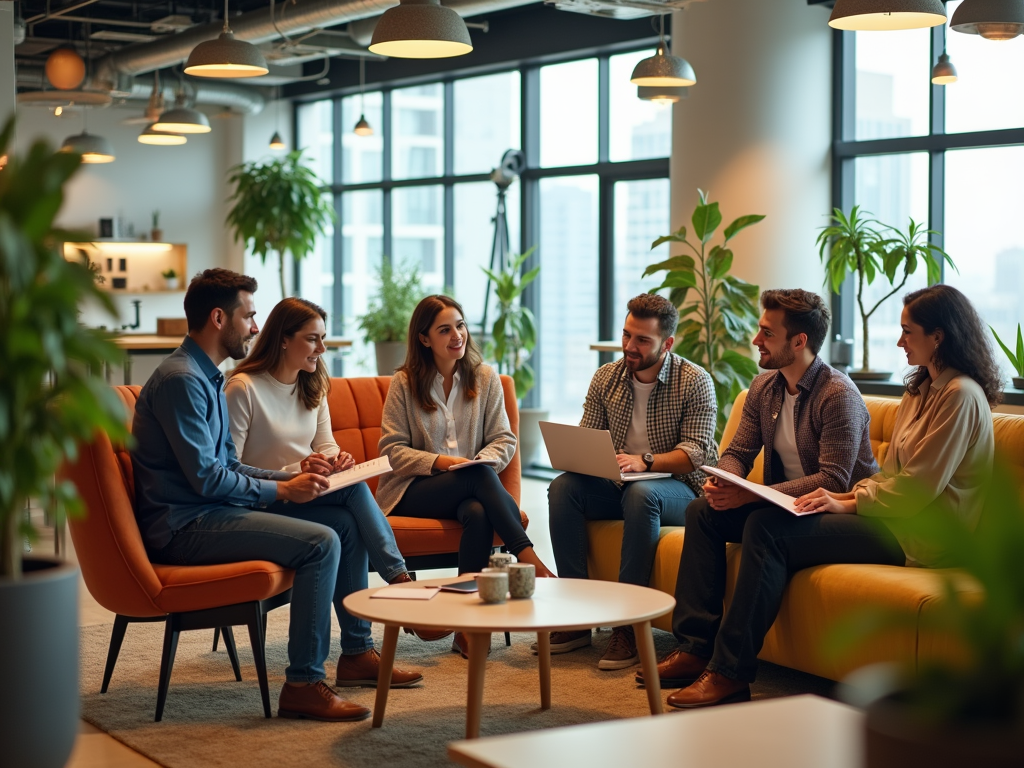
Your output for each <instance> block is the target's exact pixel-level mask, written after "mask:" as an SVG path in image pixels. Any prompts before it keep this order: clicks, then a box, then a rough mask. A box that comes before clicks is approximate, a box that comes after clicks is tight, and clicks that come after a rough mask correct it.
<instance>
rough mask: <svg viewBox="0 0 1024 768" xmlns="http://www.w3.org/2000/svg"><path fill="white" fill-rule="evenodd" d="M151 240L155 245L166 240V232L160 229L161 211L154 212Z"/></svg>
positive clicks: (150, 231)
mask: <svg viewBox="0 0 1024 768" xmlns="http://www.w3.org/2000/svg"><path fill="white" fill-rule="evenodd" d="M149 239H150V240H152V241H153V242H154V243H159V242H161V241H163V239H164V231H163V230H162V229H160V211H153V226H152V227H150V230H149Z"/></svg>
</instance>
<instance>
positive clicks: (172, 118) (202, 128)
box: [152, 88, 213, 133]
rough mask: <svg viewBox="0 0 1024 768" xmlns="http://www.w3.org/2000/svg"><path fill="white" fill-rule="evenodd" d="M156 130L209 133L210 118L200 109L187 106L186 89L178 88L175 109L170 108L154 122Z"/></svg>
mask: <svg viewBox="0 0 1024 768" xmlns="http://www.w3.org/2000/svg"><path fill="white" fill-rule="evenodd" d="M152 127H153V130H154V131H163V132H164V133H209V132H210V131H211V130H213V129H212V128H210V119H209V118H208V117H207V116H206V115H204V114H203V113H202V112H200V111H199V110H198V109H190V108H189V107H187V106H186V98H185V90H184V89H183V88H179V89H178V95H177V96H176V97H175V99H174V109H168V110H167V111H166V112H164V113H163V114H162V115H160V119H159V120H157V121H156V122H155V123H153V126H152Z"/></svg>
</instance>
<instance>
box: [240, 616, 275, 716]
mask: <svg viewBox="0 0 1024 768" xmlns="http://www.w3.org/2000/svg"><path fill="white" fill-rule="evenodd" d="M246 626H248V628H249V645H251V646H252V658H253V661H254V662H255V663H256V677H258V678H259V681H260V696H261V697H262V698H263V714H264V716H266V717H270V686H269V684H268V683H267V657H266V651H265V645H266V637H267V635H266V626H267V615H266V614H265V613H263V609H262V608H261V607H260V604H259V603H253V604H252V616H250V618H249V621H248V622H247V623H246Z"/></svg>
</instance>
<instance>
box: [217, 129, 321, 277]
mask: <svg viewBox="0 0 1024 768" xmlns="http://www.w3.org/2000/svg"><path fill="white" fill-rule="evenodd" d="M228 174H229V175H228V181H229V182H230V183H231V184H233V185H234V187H235V191H234V193H233V194H232V195H231V197H229V198H228V202H233V203H234V205H233V206H232V208H231V210H230V211H229V212H228V216H227V224H228V226H229V227H231V229H232V231H233V233H234V237H235V242H238V241H239V240H241V241H242V242H243V243H245V244H246V247H248V248H250V249H251V250H252V252H253V253H254V254H255V255H257V256H259V257H260V260H261V261H262V262H263V263H264V264H266V263H267V256H269V255H270V253H271V252H275V253H277V255H278V274H279V277H280V280H281V296H282V297H284V296H287V295H288V294H287V293H286V292H285V281H284V264H285V258H284V257H285V254H286V253H291V255H292V258H293V259H295V260H296V261H301V260H302V259H304V258H306V256H307V255H309V253H310V252H312V250H313V249H314V248H315V247H316V238H317V236H318V235H322V234H325V233H326V231H327V226H328V225H329V224H331V223H333V222H334V220H335V215H334V208H333V206H332V205H331V203H330V202H329V199H328V197H327V196H326V195H325V194H324V193H323V189H322V187H323V184H322V182H321V181H320V179H318V178H317V176H316V174H315V173H313V171H312V170H310V169H309V168H307V167H306V166H304V165H303V164H302V150H301V149H300V150H296V151H294V152H289V153H288V154H287V155H286V156H285V157H283V158H275V159H273V160H270V161H268V162H265V163H260V162H251V163H242V164H241V165H236V166H234V167H233V168H231V170H229V171H228Z"/></svg>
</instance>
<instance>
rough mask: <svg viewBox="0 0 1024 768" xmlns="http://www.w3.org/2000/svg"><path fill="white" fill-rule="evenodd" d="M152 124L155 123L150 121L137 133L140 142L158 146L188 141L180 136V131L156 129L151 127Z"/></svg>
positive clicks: (175, 144) (172, 145)
mask: <svg viewBox="0 0 1024 768" xmlns="http://www.w3.org/2000/svg"><path fill="white" fill-rule="evenodd" d="M154 125H155V123H150V124H149V125H147V126H146V128H145V130H144V131H143V132H142V133H140V134H139V143H140V144H152V145H154V146H158V147H175V146H180V145H182V144H184V143H185V142H186V141H188V138H186V137H185V136H182V135H181V134H180V133H167V132H165V131H158V130H156V129H155V128H154V127H153V126H154Z"/></svg>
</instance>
